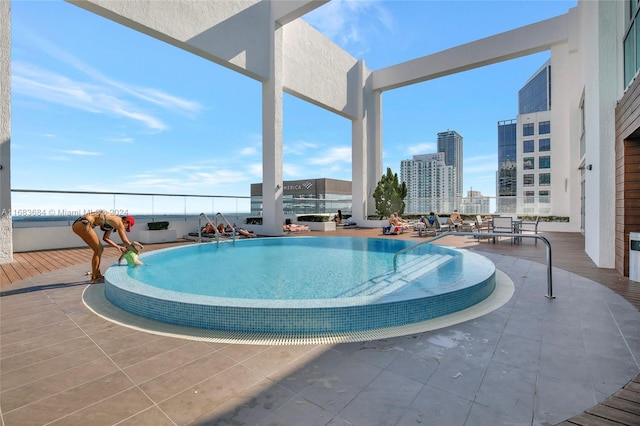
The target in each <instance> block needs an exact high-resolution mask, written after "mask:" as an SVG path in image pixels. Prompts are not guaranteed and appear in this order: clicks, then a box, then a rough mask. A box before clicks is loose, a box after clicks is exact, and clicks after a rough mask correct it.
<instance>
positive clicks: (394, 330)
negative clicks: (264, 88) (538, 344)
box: [83, 269, 515, 345]
mask: <svg viewBox="0 0 640 426" xmlns="http://www.w3.org/2000/svg"><path fill="white" fill-rule="evenodd" d="M495 273H496V287H495V290H494V291H493V292H492V294H491V295H490V296H489V297H487V298H486V299H485V300H483V301H481V302H479V303H477V304H476V305H473V306H471V307H469V308H467V309H464V310H462V311H459V312H455V313H452V314H448V315H443V316H441V317H437V318H434V319H430V320H427V321H422V322H417V323H413V324H408V325H404V326H397V327H387V328H379V329H373V330H366V331H358V332H342V333H331V334H326V335H323V334H299V335H289V334H265V333H241V332H225V331H216V330H206V329H197V328H191V327H181V326H176V325H171V324H166V323H162V322H158V321H154V320H151V319H148V318H144V317H141V316H138V315H135V314H132V313H130V312H127V311H125V310H123V309H120V308H118V307H117V306H115V305H113V304H112V303H111V302H109V301H108V300H107V299H106V297H105V294H104V285H102V284H98V285H91V286H88V287H87V288H86V289H85V290H84V292H83V302H84V304H85V306H86V307H87V308H88V309H90V310H91V311H92V312H94V313H95V314H96V315H98V316H100V317H102V318H104V319H106V320H108V321H111V322H113V323H115V324H118V325H121V326H123V327H128V328H132V329H135V330H139V331H144V332H148V333H152V334H157V335H162V336H169V337H176V338H182V339H189V340H199V341H209V342H219V343H242V344H253V345H301V344H314V345H315V344H324V343H347V342H362V341H368V340H375V339H381V338H390V337H398V336H405V335H410V334H415V333H422V332H425V331H431V330H437V329H439V328H444V327H448V326H450V325H455V324H459V323H462V322H465V321H469V320H472V319H475V318H478V317H481V316H483V315H486V314H487V313H489V312H492V311H494V310H496V309H498V308H499V307H501V306H502V305H504V304H505V303H506V302H508V301H509V299H511V297H512V295H513V293H514V288H515V287H514V284H513V281H512V280H511V279H510V278H509V277H508V276H507V274H505V273H504V272H502V271H500V270H499V269H496V271H495Z"/></svg>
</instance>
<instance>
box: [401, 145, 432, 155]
mask: <svg viewBox="0 0 640 426" xmlns="http://www.w3.org/2000/svg"><path fill="white" fill-rule="evenodd" d="M437 150H438V144H437V143H434V142H423V143H418V144H415V145H410V146H409V147H407V153H408V154H409V155H420V154H432V153H434V152H436V151H437Z"/></svg>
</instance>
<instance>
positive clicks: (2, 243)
mask: <svg viewBox="0 0 640 426" xmlns="http://www.w3.org/2000/svg"><path fill="white" fill-rule="evenodd" d="M9 6H10V3H9V2H8V1H0V263H8V262H11V261H13V244H12V238H11V235H12V232H11V230H12V222H11V155H10V154H11V150H10V141H11V20H10V11H11V9H10V7H9Z"/></svg>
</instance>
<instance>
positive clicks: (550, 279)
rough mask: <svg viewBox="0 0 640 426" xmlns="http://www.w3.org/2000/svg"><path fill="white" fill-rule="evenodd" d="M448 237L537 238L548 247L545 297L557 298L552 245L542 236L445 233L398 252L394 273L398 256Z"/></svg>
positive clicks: (394, 258)
mask: <svg viewBox="0 0 640 426" xmlns="http://www.w3.org/2000/svg"><path fill="white" fill-rule="evenodd" d="M447 236H472V237H475V238H487V237H504V236H513V237H515V238H535V239H536V241H537V240H541V241H542V242H543V243H544V244H545V245H546V247H547V294H546V295H545V297H546V298H548V299H555V298H556V297H555V296H554V295H553V276H552V273H551V270H552V266H551V243H550V242H549V240H547V239H546V238H545V237H543V236H542V235H527V234H514V233H511V234H509V233H502V232H501V233H499V234H496V233H492V232H452V231H449V232H444V233H442V234H440V235H436V236H435V237H433V238H431V239H428V240H425V241H421V242H419V243H418V244H414V245H412V246H409V247H405V248H403V249H402V250H399V251H397V252H396V253H395V254H394V255H393V270H394V272H395V271H397V268H398V256H399V255H401V254H404V253H406V252H408V251H410V250H413V249H415V248H417V247H419V246H421V245H423V244H430V243H432V242H434V241H436V240H439V239H440V238H444V237H447Z"/></svg>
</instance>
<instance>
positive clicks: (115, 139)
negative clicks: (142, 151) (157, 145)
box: [104, 137, 134, 143]
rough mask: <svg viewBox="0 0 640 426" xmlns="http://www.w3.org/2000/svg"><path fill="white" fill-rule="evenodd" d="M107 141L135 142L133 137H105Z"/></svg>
mask: <svg viewBox="0 0 640 426" xmlns="http://www.w3.org/2000/svg"><path fill="white" fill-rule="evenodd" d="M104 140H105V141H107V142H119V143H133V141H134V139H133V138H131V137H121V138H104Z"/></svg>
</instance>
